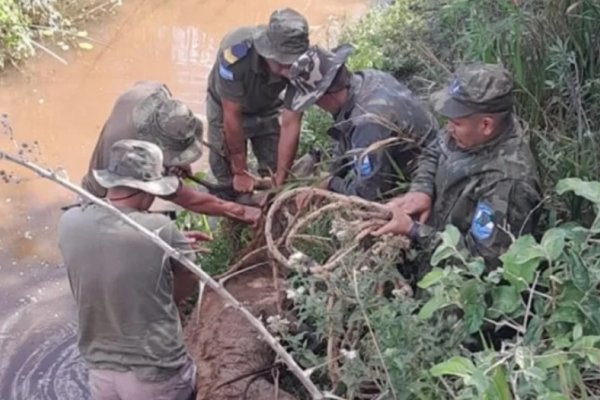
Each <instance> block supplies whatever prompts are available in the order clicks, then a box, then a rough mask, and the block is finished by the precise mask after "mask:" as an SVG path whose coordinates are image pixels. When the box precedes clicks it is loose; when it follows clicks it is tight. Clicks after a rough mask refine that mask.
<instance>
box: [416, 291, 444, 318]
mask: <svg viewBox="0 0 600 400" xmlns="http://www.w3.org/2000/svg"><path fill="white" fill-rule="evenodd" d="M449 304H450V303H448V302H447V301H446V299H444V297H443V295H442V294H436V295H435V296H433V297H432V298H431V299H429V301H428V302H427V303H425V304H424V305H423V307H421V309H420V310H419V318H421V319H429V318H430V317H431V316H432V315H433V313H434V312H436V311H437V310H439V309H440V308H444V307H446V306H447V305H449Z"/></svg>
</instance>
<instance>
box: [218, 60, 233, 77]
mask: <svg viewBox="0 0 600 400" xmlns="http://www.w3.org/2000/svg"><path fill="white" fill-rule="evenodd" d="M219 76H220V77H221V78H223V79H226V80H228V81H232V80H233V72H231V70H230V69H229V68H227V67H226V66H225V65H223V63H222V62H220V63H219Z"/></svg>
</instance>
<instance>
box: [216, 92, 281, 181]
mask: <svg viewBox="0 0 600 400" xmlns="http://www.w3.org/2000/svg"><path fill="white" fill-rule="evenodd" d="M274 111H275V112H274V113H271V114H269V115H267V116H263V115H244V116H243V117H242V118H243V119H242V127H243V129H244V138H245V139H246V143H247V141H248V140H250V142H251V143H252V152H253V153H254V155H255V156H256V159H257V161H258V171H257V172H258V174H259V175H260V176H269V174H270V172H273V173H274V172H275V170H276V168H277V146H278V144H279V129H280V126H279V110H274ZM206 117H207V119H208V143H209V144H210V149H209V163H210V169H211V171H212V173H213V175H214V177H215V179H216V180H217V181H218V182H220V183H228V182H231V179H232V175H231V169H230V162H229V159H228V158H227V148H226V146H225V137H224V135H223V111H222V109H221V106H220V104H218V103H216V102H215V101H214V100H212V99H211V98H210V96H208V98H207V101H206Z"/></svg>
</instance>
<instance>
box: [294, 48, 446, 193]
mask: <svg viewBox="0 0 600 400" xmlns="http://www.w3.org/2000/svg"><path fill="white" fill-rule="evenodd" d="M351 50H352V48H351V47H350V46H349V45H343V46H340V47H338V48H336V49H333V50H332V51H329V50H326V49H323V48H321V47H318V46H314V47H312V48H310V49H309V50H308V51H307V52H306V53H305V54H303V55H302V56H300V57H299V58H298V60H297V61H296V62H295V63H294V64H293V65H292V67H291V68H290V75H289V76H290V82H291V84H292V86H291V87H290V88H289V89H288V91H287V93H286V98H287V100H288V101H289V102H290V103H291V104H292V110H295V111H304V110H305V109H307V108H308V107H309V106H311V105H312V104H315V103H316V104H317V105H318V106H319V107H320V108H322V109H323V110H325V111H327V112H329V113H331V114H332V115H333V118H334V124H333V126H332V127H331V128H330V129H329V130H328V134H329V135H330V136H331V138H332V139H333V140H334V141H335V143H336V148H335V151H334V154H333V162H332V164H331V168H330V172H331V175H332V176H331V178H329V179H328V180H327V181H326V182H324V183H323V185H322V186H323V187H326V188H327V189H329V190H331V191H333V192H336V193H341V194H345V195H355V196H360V197H362V198H365V199H368V200H377V199H381V198H385V197H386V196H387V197H388V198H389V197H390V192H391V191H392V190H393V189H395V188H396V187H397V183H398V180H399V175H404V176H405V177H406V178H409V177H410V173H411V171H412V169H413V167H414V165H413V164H414V161H415V159H416V157H417V155H418V154H419V153H420V151H421V148H422V147H424V146H425V145H426V144H427V143H428V142H429V141H431V140H432V139H434V138H435V136H436V132H437V123H436V121H435V118H434V117H433V116H432V114H431V113H430V112H429V111H428V110H427V109H426V108H425V107H424V106H423V105H422V104H420V103H419V101H418V100H417V99H416V98H415V96H414V95H413V94H412V93H411V91H410V90H409V89H408V88H407V87H406V86H404V85H403V84H401V83H400V82H398V81H397V80H396V79H395V78H394V77H393V76H391V75H390V74H388V73H386V72H382V71H376V70H364V71H358V72H355V73H352V72H350V71H349V70H348V69H347V68H346V66H345V62H346V59H347V58H348V56H349V55H350V53H351ZM375 147H377V148H375ZM367 149H368V150H367ZM290 162H291V160H290Z"/></svg>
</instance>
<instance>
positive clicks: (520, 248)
mask: <svg viewBox="0 0 600 400" xmlns="http://www.w3.org/2000/svg"><path fill="white" fill-rule="evenodd" d="M544 257H545V252H544V250H543V249H542V248H541V246H539V245H538V244H537V243H536V241H535V239H534V238H533V236H531V235H527V236H522V237H520V238H519V239H517V240H516V241H515V242H514V243H513V244H512V245H511V246H510V248H509V249H508V251H507V252H506V253H504V254H503V255H502V256H500V260H502V264H503V267H502V275H503V276H504V278H505V279H506V280H508V281H509V282H510V283H511V284H513V285H515V286H516V287H517V289H518V290H525V289H526V288H527V286H528V285H529V284H530V283H531V282H533V277H534V274H535V271H536V270H537V268H538V266H539V265H540V261H541V260H542V258H544Z"/></svg>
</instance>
